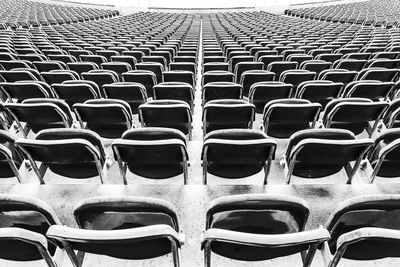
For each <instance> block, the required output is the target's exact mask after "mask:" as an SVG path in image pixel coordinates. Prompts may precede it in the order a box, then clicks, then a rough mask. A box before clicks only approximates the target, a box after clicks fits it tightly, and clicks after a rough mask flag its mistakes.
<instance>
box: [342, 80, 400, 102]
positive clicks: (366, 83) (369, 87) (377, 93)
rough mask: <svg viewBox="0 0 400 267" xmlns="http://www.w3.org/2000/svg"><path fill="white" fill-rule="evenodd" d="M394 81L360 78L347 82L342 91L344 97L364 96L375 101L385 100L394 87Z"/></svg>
mask: <svg viewBox="0 0 400 267" xmlns="http://www.w3.org/2000/svg"><path fill="white" fill-rule="evenodd" d="M394 86H395V83H393V82H381V81H374V80H362V81H354V82H351V83H349V84H348V85H347V86H346V88H345V91H344V93H343V95H344V97H364V98H368V99H371V100H373V101H377V100H380V99H384V100H387V99H388V98H389V96H390V94H391V93H392V91H393V89H394Z"/></svg>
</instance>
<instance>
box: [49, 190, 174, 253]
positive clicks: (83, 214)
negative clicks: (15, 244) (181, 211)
mask: <svg viewBox="0 0 400 267" xmlns="http://www.w3.org/2000/svg"><path fill="white" fill-rule="evenodd" d="M74 216H75V219H76V221H77V224H78V226H79V227H80V228H82V229H86V230H99V232H98V233H99V234H101V232H102V230H111V231H112V230H114V231H117V230H123V229H133V228H137V229H140V228H141V227H146V226H155V225H164V226H167V227H170V229H172V230H174V231H176V232H179V231H180V228H179V223H178V217H177V213H176V211H175V208H174V207H173V206H172V205H171V204H170V203H168V202H166V201H163V200H159V199H153V198H139V197H107V198H105V197H102V198H101V197H99V198H91V199H86V200H83V201H81V202H80V203H79V204H78V205H77V207H76V208H75V210H74ZM99 218H106V219H105V220H103V219H99ZM151 229H153V228H149V230H151ZM50 232H51V234H50V235H51V238H57V235H56V229H54V228H53V229H51V231H50ZM53 234H54V235H53ZM171 242H172V241H170V240H169V239H168V236H162V235H160V236H158V237H153V238H144V239H140V238H138V239H136V240H134V241H129V240H124V241H120V242H117V240H115V242H113V244H114V245H113V246H108V245H106V244H107V241H105V242H104V243H102V244H103V245H100V246H99V245H98V243H92V242H83V241H80V240H69V243H70V244H71V246H72V247H75V246H76V247H78V249H79V250H80V251H83V252H90V253H94V254H101V255H107V256H111V257H115V258H120V259H148V258H154V257H158V256H162V255H166V254H168V253H171Z"/></svg>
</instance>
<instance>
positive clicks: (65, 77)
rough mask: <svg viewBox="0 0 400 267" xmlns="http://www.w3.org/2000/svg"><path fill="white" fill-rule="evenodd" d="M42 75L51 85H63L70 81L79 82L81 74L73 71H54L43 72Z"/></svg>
mask: <svg viewBox="0 0 400 267" xmlns="http://www.w3.org/2000/svg"><path fill="white" fill-rule="evenodd" d="M40 75H41V76H42V77H43V79H44V81H45V82H46V83H48V84H49V85H52V84H53V83H63V82H65V81H69V80H79V79H80V78H79V74H78V73H76V72H75V71H73V70H52V71H46V72H41V73H40Z"/></svg>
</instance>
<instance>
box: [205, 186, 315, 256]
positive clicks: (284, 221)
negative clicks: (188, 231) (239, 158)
mask: <svg viewBox="0 0 400 267" xmlns="http://www.w3.org/2000/svg"><path fill="white" fill-rule="evenodd" d="M308 214H309V207H308V204H307V203H306V202H305V201H304V200H302V199H300V198H297V197H292V196H281V195H269V194H268V195H267V194H251V195H248V194H242V195H235V196H227V197H221V198H218V199H215V200H213V201H212V202H211V203H210V204H209V207H208V209H207V214H206V230H208V229H216V228H218V229H224V230H229V231H235V232H240V233H242V234H246V233H248V234H259V235H276V234H290V233H298V232H302V231H303V230H304V226H305V223H306V221H307V218H308ZM248 245H250V244H248ZM248 245H245V244H240V243H228V242H223V241H218V240H215V241H211V244H210V247H211V251H213V252H215V253H217V254H219V255H222V256H225V257H228V258H231V259H236V260H247V261H257V260H268V259H271V258H275V257H282V256H287V255H291V254H294V253H297V252H300V251H303V250H304V246H305V244H293V245H291V246H287V247H286V246H283V247H270V246H257V245H254V246H251V249H246V248H249V247H248ZM306 245H307V244H306ZM242 248H243V249H242ZM307 248H308V246H307Z"/></svg>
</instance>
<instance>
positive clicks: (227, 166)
mask: <svg viewBox="0 0 400 267" xmlns="http://www.w3.org/2000/svg"><path fill="white" fill-rule="evenodd" d="M275 149H276V142H275V141H274V140H271V139H268V137H267V136H266V135H265V134H264V133H263V132H261V131H255V130H247V129H228V130H215V131H212V132H210V133H208V134H207V135H206V136H205V137H204V144H203V149H202V153H201V159H202V166H203V184H207V174H212V175H215V176H219V177H223V178H228V179H239V178H244V177H248V176H251V175H255V174H257V173H259V172H260V171H263V174H264V178H263V184H264V185H265V184H267V178H268V174H269V170H270V167H271V164H272V160H273V159H274V158H275Z"/></svg>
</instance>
